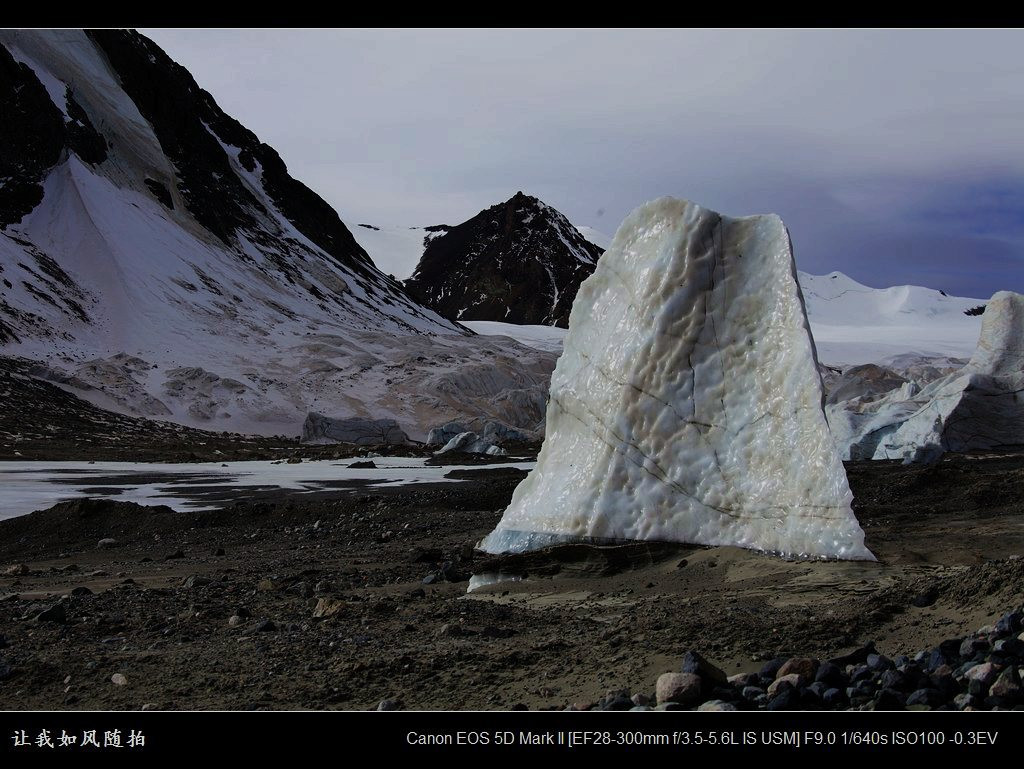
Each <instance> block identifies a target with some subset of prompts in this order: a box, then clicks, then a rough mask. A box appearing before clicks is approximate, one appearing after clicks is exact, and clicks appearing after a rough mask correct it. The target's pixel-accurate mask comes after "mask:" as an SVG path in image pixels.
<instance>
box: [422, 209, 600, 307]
mask: <svg viewBox="0 0 1024 769" xmlns="http://www.w3.org/2000/svg"><path fill="white" fill-rule="evenodd" d="M602 252H603V249H601V248H599V247H598V246H596V245H594V244H593V243H591V242H590V241H588V240H587V239H586V238H584V237H583V236H582V235H581V234H580V233H579V231H578V230H577V229H576V228H575V227H573V225H572V224H571V223H570V222H569V220H568V219H566V218H565V216H563V215H562V214H561V213H559V212H558V211H556V210H555V209H553V208H551V207H550V206H548V205H546V204H545V203H543V202H541V201H540V200H538V199H537V198H534V197H531V196H529V195H524V194H523V193H522V192H517V193H516V194H515V195H514V196H512V197H511V198H510V199H509V200H507V201H505V202H504V203H499V204H498V205H495V206H491V207H490V208H488V209H486V210H484V211H481V212H480V213H479V214H477V215H476V216H474V217H473V218H471V219H469V220H467V221H465V222H463V223H462V224H459V225H456V226H453V227H450V228H449V227H446V228H444V229H443V230H442V229H440V228H438V229H437V234H436V236H434V237H430V238H427V240H426V242H425V249H424V251H423V256H422V258H421V259H420V261H419V264H418V265H417V266H416V271H415V272H414V273H413V274H412V277H411V278H409V279H408V280H406V281H405V286H406V287H407V288H408V289H409V291H410V292H411V293H412V294H413V296H415V297H416V298H417V299H419V300H420V301H422V302H423V303H424V304H426V305H427V306H429V307H432V308H434V309H435V310H437V311H438V312H439V313H440V314H442V315H444V316H445V317H447V318H452V319H454V320H459V321H462V320H483V321H500V322H505V323H519V324H531V325H548V326H551V325H555V326H562V327H565V326H567V325H568V322H569V311H570V310H571V309H572V302H573V299H575V298H576V292H577V290H578V289H579V287H580V283H582V282H583V281H584V280H585V279H586V278H587V277H589V276H590V274H591V273H592V272H593V271H594V266H595V265H596V264H597V260H598V258H600V256H601V254H602Z"/></svg>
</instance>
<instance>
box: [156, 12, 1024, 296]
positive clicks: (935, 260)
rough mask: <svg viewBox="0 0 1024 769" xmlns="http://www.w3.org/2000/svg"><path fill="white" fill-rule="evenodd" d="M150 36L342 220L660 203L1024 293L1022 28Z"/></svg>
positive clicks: (809, 252) (828, 265)
mask: <svg viewBox="0 0 1024 769" xmlns="http://www.w3.org/2000/svg"><path fill="white" fill-rule="evenodd" d="M142 32H143V33H144V34H146V35H147V36H149V37H151V38H152V39H153V40H155V41H156V42H157V43H158V44H159V45H160V46H161V47H162V48H164V50H166V51H167V53H168V54H169V55H170V56H171V57H172V58H174V59H175V60H176V61H178V62H179V63H181V64H183V65H184V66H185V67H187V68H188V69H189V71H190V72H191V73H192V75H193V76H194V77H195V79H196V81H197V82H198V83H199V85H200V86H202V87H203V88H205V89H206V90H208V91H210V93H212V94H213V96H214V98H215V99H216V100H217V102H218V103H219V104H220V105H221V107H222V108H223V109H224V110H225V111H226V112H228V113H229V114H230V115H232V116H234V117H236V118H237V119H238V120H240V121H241V122H242V123H243V124H244V125H246V126H247V127H248V128H249V129H251V130H252V131H254V132H255V133H256V134H257V135H258V136H259V137H260V139H262V140H263V141H265V142H266V143H268V144H270V145H271V146H273V147H274V148H275V149H276V150H277V151H278V152H279V153H280V155H281V157H282V158H283V159H284V161H285V163H286V164H287V165H288V168H289V171H290V172H291V174H292V176H294V177H296V178H298V179H300V180H302V181H303V182H305V183H306V184H307V185H308V186H310V187H312V188H313V189H314V190H316V192H318V193H319V194H320V195H321V196H322V197H323V198H324V199H325V200H327V201H328V202H329V203H331V204H332V205H333V206H334V207H335V209H336V210H337V211H338V212H339V214H340V215H341V217H342V219H343V220H344V221H345V222H346V223H349V224H350V225H352V224H355V223H359V222H365V223H370V224H377V225H402V226H406V225H407V226H410V227H411V226H422V225H429V224H438V223H445V224H457V223H459V222H461V221H464V220H466V219H468V218H469V217H471V216H472V215H474V214H475V213H477V212H478V211H480V210H481V209H483V208H486V207H488V206H490V205H493V204H495V203H498V202H501V201H503V200H506V199H507V198H509V197H511V196H512V195H513V194H514V193H515V192H516V191H518V190H522V191H523V192H525V193H527V194H531V195H535V196H537V197H539V198H541V199H542V200H544V201H545V202H546V203H548V204H550V205H552V206H554V207H555V208H557V209H559V210H560V211H562V212H563V213H564V214H566V216H568V217H569V219H570V220H571V221H573V222H574V223H576V224H577V225H588V226H592V227H594V228H596V229H598V230H600V231H602V232H605V233H607V234H609V235H611V234H614V232H615V229H616V228H617V227H618V224H619V222H620V221H621V220H622V219H623V218H624V217H625V215H626V214H627V213H629V211H631V210H632V209H633V208H635V207H636V206H638V205H640V204H642V203H644V202H646V201H648V200H652V199H654V198H658V197H661V196H663V195H671V196H674V197H680V198H687V199H689V200H693V201H695V202H697V203H700V204H701V205H704V206H707V207H710V208H713V209H715V210H717V211H720V212H721V213H724V214H727V215H731V216H744V215H749V214H756V213H769V212H771V213H777V214H779V215H780V216H782V218H783V220H784V221H785V222H786V225H787V226H788V227H789V230H790V234H791V237H792V240H793V246H794V252H795V254H796V260H797V266H798V267H799V268H800V269H802V270H805V271H807V272H812V273H815V274H823V273H827V272H831V271H832V270H839V271H842V272H845V273H847V274H848V275H850V276H851V277H853V278H854V279H856V280H858V281H860V282H862V283H865V284H867V285H870V286H876V287H883V286H888V285H897V284H905V283H909V284H917V285H924V286H928V287H931V288H937V289H942V290H945V291H946V292H947V293H950V294H954V295H959V296H971V297H981V298H985V297H988V296H990V295H991V294H992V293H993V292H995V291H997V290H1001V289H1009V290H1015V291H1021V292H1024V31H1021V30H735V29H729V30H700V29H683V30H664V29H658V30H573V29H558V30H462V29H460V30H393V29H388V30H348V29H345V30H297V29H288V30H227V29H225V30H213V29H210V30H173V29H159V30H153V29H144V30H142ZM370 255H371V257H372V256H373V254H372V253H371V254H370ZM400 277H401V276H400Z"/></svg>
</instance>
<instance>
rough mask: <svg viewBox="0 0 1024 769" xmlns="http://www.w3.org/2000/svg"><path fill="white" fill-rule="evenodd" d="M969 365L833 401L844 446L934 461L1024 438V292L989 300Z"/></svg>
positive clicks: (857, 455)
mask: <svg viewBox="0 0 1024 769" xmlns="http://www.w3.org/2000/svg"><path fill="white" fill-rule="evenodd" d="M981 319H982V324H981V335H980V337H979V339H978V344H977V348H976V349H975V351H974V355H972V356H971V359H970V361H968V363H967V365H966V366H964V367H963V368H962V369H960V370H958V371H954V372H953V373H950V374H948V375H946V376H945V377H942V378H940V379H937V380H935V381H933V382H930V383H928V384H927V385H926V386H924V387H923V388H920V389H918V388H916V387H914V386H912V383H909V382H908V383H907V384H905V385H903V386H902V387H900V388H899V389H896V390H893V391H891V392H889V393H887V394H886V395H884V396H883V397H880V398H876V399H870V398H853V399H849V400H846V401H842V402H840V403H836V404H832V405H830V406H829V407H828V417H829V421H830V423H831V424H832V429H833V432H834V433H835V436H836V441H837V444H838V446H839V450H840V452H841V453H842V454H843V456H844V457H846V458H850V459H902V460H903V461H904V462H933V461H935V460H937V459H938V458H939V457H941V456H942V454H944V453H945V452H947V451H972V450H988V449H999V448H1002V447H1011V446H1020V445H1024V395H1022V393H1024V296H1022V295H1021V294H1015V293H1013V292H1010V291H1000V292H998V293H996V294H995V295H993V297H992V298H991V299H990V300H989V301H988V302H987V303H986V305H985V311H984V313H983V314H982V316H981Z"/></svg>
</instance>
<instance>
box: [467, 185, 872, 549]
mask: <svg viewBox="0 0 1024 769" xmlns="http://www.w3.org/2000/svg"><path fill="white" fill-rule="evenodd" d="M821 404H822V389H821V379H820V376H819V374H818V370H817V361H816V357H815V350H814V343H813V341H812V340H811V336H810V333H809V329H808V323H807V317H806V315H805V312H804V305H803V300H802V297H801V294H800V287H799V285H798V283H797V280H796V270H795V267H794V263H793V257H792V251H791V247H790V242H789V234H788V232H787V231H786V228H785V226H784V225H783V224H782V221H781V220H780V219H779V218H778V217H776V216H754V217H748V218H744V219H729V218H726V217H723V216H721V215H719V214H717V213H715V212H713V211H709V210H707V209H704V208H701V207H700V206H698V205H696V204H693V203H690V202H686V201H680V200H675V199H671V198H663V199H661V200H658V201H655V202H653V203H649V204H647V205H645V206H642V207H641V208H639V209H637V210H636V211H634V212H633V213H632V214H630V216H629V217H627V219H626V220H625V221H624V222H623V224H622V226H621V227H620V228H619V230H618V232H617V233H616V235H615V238H614V241H613V243H612V245H611V247H610V248H609V250H608V251H606V252H605V254H604V255H603V256H602V257H601V259H600V260H599V262H598V265H597V270H596V272H595V273H594V274H593V275H592V276H591V277H590V278H588V279H587V280H586V281H585V282H584V283H583V285H582V286H581V288H580V291H579V295H578V297H577V299H576V302H575V304H574V305H573V310H572V314H571V317H570V321H569V331H568V334H567V335H566V338H565V351H564V352H563V353H562V356H561V358H559V361H558V364H557V366H556V368H555V372H554V374H553V376H552V382H551V399H550V402H549V405H548V409H547V421H546V438H545V441H544V445H543V448H542V449H541V453H540V456H539V458H538V462H537V466H536V468H535V469H534V470H533V471H532V472H531V473H530V475H529V476H528V477H527V478H526V479H525V480H524V481H523V482H522V483H521V484H520V485H519V486H518V487H517V488H516V490H515V493H514V495H513V497H512V501H511V504H510V505H509V507H508V508H507V509H506V511H505V514H504V516H503V517H502V520H501V522H500V523H499V525H498V527H497V528H496V529H495V530H494V531H493V532H492V533H491V534H490V535H488V536H487V537H486V538H484V540H483V541H482V542H481V545H480V546H481V547H482V549H484V550H485V551H487V552H491V553H499V552H506V551H515V552H518V551H524V550H529V549H533V548H537V547H542V546H544V545H547V544H550V543H551V542H554V541H559V540H581V539H582V540H596V541H608V540H612V541H619V540H666V541H678V542H691V543H696V544H705V545H737V546H740V547H745V548H752V549H757V550H764V551H771V552H777V553H782V554H787V555H794V556H805V557H836V558H849V559H873V556H872V555H871V553H870V552H869V551H868V549H867V548H866V547H865V545H864V532H863V531H862V530H861V528H860V525H859V524H858V523H857V520H856V518H855V517H854V514H853V511H852V509H851V507H850V503H851V500H852V494H851V492H850V489H849V486H848V484H847V480H846V473H845V471H844V470H843V466H842V463H841V462H840V459H839V454H838V452H837V451H836V448H835V445H834V443H833V441H832V436H831V433H830V432H829V429H828V425H827V423H826V421H825V415H824V413H823V411H822V407H821Z"/></svg>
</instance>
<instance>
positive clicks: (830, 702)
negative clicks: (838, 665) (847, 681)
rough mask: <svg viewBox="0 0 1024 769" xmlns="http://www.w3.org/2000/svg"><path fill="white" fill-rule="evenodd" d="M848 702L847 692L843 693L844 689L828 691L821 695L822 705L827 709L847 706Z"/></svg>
mask: <svg viewBox="0 0 1024 769" xmlns="http://www.w3.org/2000/svg"><path fill="white" fill-rule="evenodd" d="M846 700H847V696H846V694H845V692H843V690H842V689H837V688H835V687H833V688H831V689H828V690H826V691H825V693H824V694H822V695H821V702H822V704H823V705H825V707H829V708H835V707H839V706H840V705H845V704H846Z"/></svg>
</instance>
